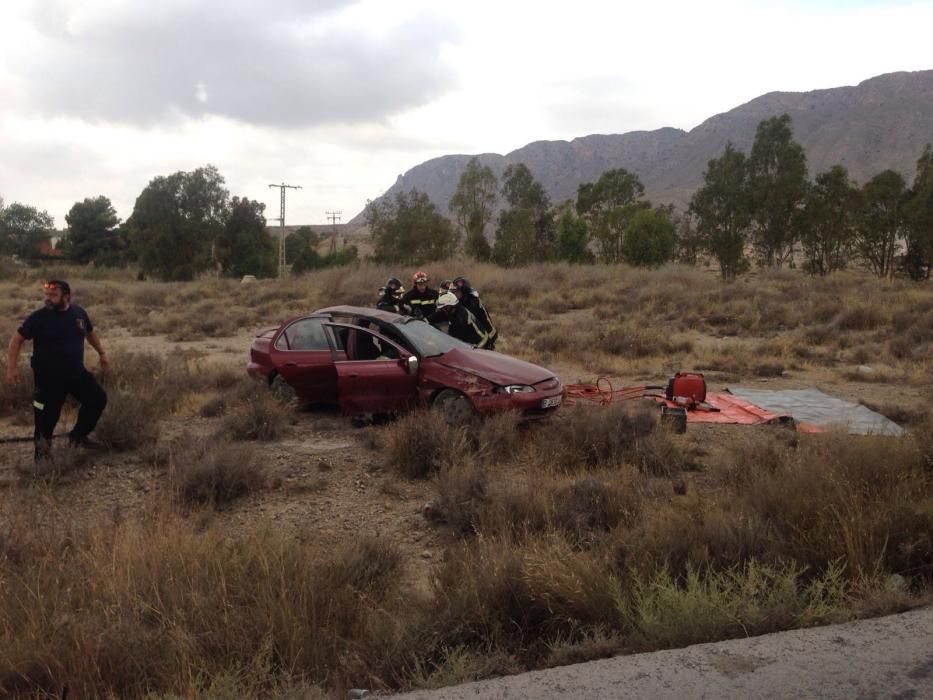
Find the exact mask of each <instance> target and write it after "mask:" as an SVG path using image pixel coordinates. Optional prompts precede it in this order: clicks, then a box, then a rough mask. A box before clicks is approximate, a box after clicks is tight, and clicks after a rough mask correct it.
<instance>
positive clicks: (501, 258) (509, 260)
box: [492, 163, 554, 266]
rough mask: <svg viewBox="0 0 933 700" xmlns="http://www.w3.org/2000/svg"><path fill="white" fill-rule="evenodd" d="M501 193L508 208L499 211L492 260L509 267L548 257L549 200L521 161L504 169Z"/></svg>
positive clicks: (551, 245) (550, 235) (550, 243)
mask: <svg viewBox="0 0 933 700" xmlns="http://www.w3.org/2000/svg"><path fill="white" fill-rule="evenodd" d="M502 195H503V197H504V198H505V200H506V202H508V204H509V208H508V209H506V210H504V211H502V212H500V213H499V221H498V226H497V228H496V242H495V244H494V245H493V249H492V259H493V261H494V262H496V263H498V264H499V265H508V266H512V265H523V264H526V263H531V262H540V261H543V260H547V259H549V258H550V257H551V254H552V252H553V250H554V217H553V215H552V213H551V200H550V198H549V197H548V195H547V192H545V191H544V187H542V186H541V183H540V182H538V181H537V180H535V179H534V176H532V174H531V171H530V170H528V167H527V166H526V165H525V164H524V163H518V164H516V165H510V166H509V167H507V168H506V169H505V172H504V173H503V175H502Z"/></svg>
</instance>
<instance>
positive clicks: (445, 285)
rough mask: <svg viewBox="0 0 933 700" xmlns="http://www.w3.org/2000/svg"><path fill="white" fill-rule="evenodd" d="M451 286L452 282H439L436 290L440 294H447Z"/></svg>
mask: <svg viewBox="0 0 933 700" xmlns="http://www.w3.org/2000/svg"><path fill="white" fill-rule="evenodd" d="M452 284H453V282H451V281H450V280H444V281H443V282H441V283H440V285H439V286H438V290H439V291H440V292H449V291H450V285H452Z"/></svg>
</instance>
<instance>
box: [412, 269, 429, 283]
mask: <svg viewBox="0 0 933 700" xmlns="http://www.w3.org/2000/svg"><path fill="white" fill-rule="evenodd" d="M427 281H428V273H427V272H422V271H421V270H418V272H416V273H415V274H413V275H412V276H411V283H412V284H421V283H425V284H427Z"/></svg>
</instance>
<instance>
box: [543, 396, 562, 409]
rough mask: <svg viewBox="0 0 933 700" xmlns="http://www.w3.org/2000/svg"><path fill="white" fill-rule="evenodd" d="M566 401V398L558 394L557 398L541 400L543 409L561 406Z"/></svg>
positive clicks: (551, 397)
mask: <svg viewBox="0 0 933 700" xmlns="http://www.w3.org/2000/svg"><path fill="white" fill-rule="evenodd" d="M563 400H564V397H563V396H561V395H560V394H558V395H557V396H550V397H548V398H546V399H541V408H554V406H560V402H561V401H563Z"/></svg>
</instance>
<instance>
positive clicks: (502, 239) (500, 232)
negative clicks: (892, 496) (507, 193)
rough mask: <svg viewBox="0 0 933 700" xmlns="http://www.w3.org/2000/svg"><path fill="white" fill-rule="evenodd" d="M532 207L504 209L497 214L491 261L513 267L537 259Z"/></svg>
mask: <svg viewBox="0 0 933 700" xmlns="http://www.w3.org/2000/svg"><path fill="white" fill-rule="evenodd" d="M537 248H538V247H537V244H536V242H535V215H534V210H533V209H525V208H514V209H506V210H505V211H503V212H501V213H500V214H499V226H498V228H497V229H496V242H495V245H493V247H492V261H493V262H494V263H496V264H497V265H502V266H503V267H515V266H517V265H523V264H527V263H529V262H532V261H535V260H538V259H539V257H538V249H537Z"/></svg>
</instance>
